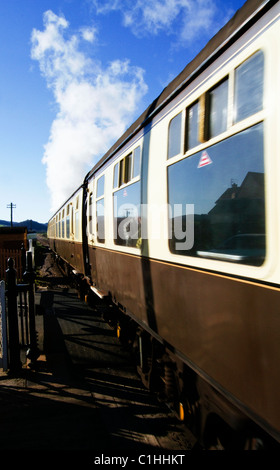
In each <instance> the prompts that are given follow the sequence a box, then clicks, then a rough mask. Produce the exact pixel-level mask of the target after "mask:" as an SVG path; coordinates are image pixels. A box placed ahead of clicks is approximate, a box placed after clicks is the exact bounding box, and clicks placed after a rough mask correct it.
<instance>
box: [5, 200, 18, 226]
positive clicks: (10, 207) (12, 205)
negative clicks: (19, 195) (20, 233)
mask: <svg viewBox="0 0 280 470" xmlns="http://www.w3.org/2000/svg"><path fill="white" fill-rule="evenodd" d="M16 207H17V206H16V204H13V203H12V202H11V204H8V205H7V209H11V227H12V226H13V209H15V208H16Z"/></svg>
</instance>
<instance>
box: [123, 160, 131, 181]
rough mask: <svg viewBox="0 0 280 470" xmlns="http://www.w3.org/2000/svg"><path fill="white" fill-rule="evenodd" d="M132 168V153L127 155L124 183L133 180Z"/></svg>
mask: <svg viewBox="0 0 280 470" xmlns="http://www.w3.org/2000/svg"><path fill="white" fill-rule="evenodd" d="M131 168H132V153H130V154H129V155H127V156H126V157H125V166H124V171H125V173H124V183H128V182H129V181H130V180H131Z"/></svg>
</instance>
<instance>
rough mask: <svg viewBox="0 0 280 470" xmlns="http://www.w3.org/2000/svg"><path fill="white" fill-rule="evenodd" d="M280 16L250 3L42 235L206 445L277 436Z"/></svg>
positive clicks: (268, 4)
mask: <svg viewBox="0 0 280 470" xmlns="http://www.w3.org/2000/svg"><path fill="white" fill-rule="evenodd" d="M279 13H280V5H279V2H278V1H271V0H270V1H269V0H268V1H261V0H258V1H255V0H254V1H252V0H249V1H247V2H246V3H245V4H244V6H243V7H242V8H241V9H240V10H239V11H238V12H237V13H236V15H235V16H234V18H233V19H232V20H231V21H230V22H229V23H228V24H227V25H226V26H225V27H224V28H223V29H222V30H221V31H219V33H218V34H217V35H216V36H215V37H214V38H213V39H212V40H211V41H210V42H209V43H208V44H207V46H206V47H205V48H204V49H203V50H202V51H201V53H200V54H199V55H198V56H197V57H196V58H195V59H194V60H193V61H192V62H191V63H190V64H189V65H188V66H187V67H186V68H185V69H184V71H183V72H182V73H181V74H180V75H179V76H178V77H177V78H176V79H175V80H174V81H173V82H172V83H171V84H170V85H169V86H168V87H167V88H166V89H165V90H164V91H163V93H162V94H161V95H160V96H159V97H158V98H157V100H155V102H154V103H152V105H151V106H150V107H149V108H148V109H147V110H146V111H145V113H143V115H142V116H140V118H139V119H138V120H137V121H136V122H135V123H134V124H133V125H132V126H131V127H130V128H129V129H128V130H127V132H126V133H125V134H124V135H123V136H122V137H121V138H120V139H119V141H118V142H116V144H115V145H114V146H113V147H112V148H111V149H110V150H109V151H108V152H107V154H106V155H105V156H104V157H103V158H102V159H101V160H100V162H99V163H98V164H97V165H96V166H95V167H94V168H93V169H92V170H91V171H90V172H89V174H88V175H86V177H85V179H84V182H83V183H82V184H81V187H80V188H79V189H78V190H77V192H76V193H75V194H74V195H72V196H71V198H70V199H69V200H68V201H67V202H66V203H65V205H63V207H62V208H60V209H59V211H58V212H57V213H56V214H55V215H54V216H53V218H52V219H51V220H50V223H49V238H50V243H51V247H52V249H53V250H54V251H55V252H56V253H57V254H58V255H59V256H60V257H61V258H62V259H64V260H65V262H67V264H68V265H69V266H71V269H73V270H74V271H75V272H76V273H79V275H80V277H82V278H83V279H84V280H85V281H86V282H87V284H88V286H89V288H90V289H91V290H92V291H94V292H95V293H97V294H99V295H100V296H101V297H103V296H107V297H108V298H110V300H111V301H112V302H113V303H115V304H116V305H118V307H119V309H120V310H121V311H122V312H123V314H122V315H121V314H120V317H119V318H118V321H119V323H118V325H119V327H122V330H123V331H125V329H126V328H127V327H128V324H129V333H128V330H127V334H130V335H131V336H130V339H131V342H133V345H134V347H136V349H137V352H138V354H139V371H140V373H142V375H143V376H144V378H145V379H146V381H147V383H148V384H149V385H150V386H152V385H155V384H158V383H161V384H163V385H161V389H162V390H163V391H164V392H165V393H166V395H167V398H168V399H169V400H170V399H171V398H172V399H174V401H175V402H176V403H177V406H178V412H179V414H180V416H181V418H183V417H184V418H185V420H186V421H187V423H188V424H189V425H191V426H192V428H193V430H195V431H196V432H197V433H198V434H199V435H200V436H201V437H202V439H203V442H204V444H205V445H206V446H208V447H210V446H211V445H214V446H215V445H216V444H217V442H218V441H219V443H220V444H221V443H222V444H223V445H224V446H225V447H227V446H228V447H230V446H238V445H243V446H247V445H248V443H250V444H256V442H258V443H259V442H260V441H262V443H263V445H264V444H265V443H266V442H267V440H268V437H271V438H272V439H273V441H275V443H277V442H279V440H280V406H279V400H278V396H279V392H280V379H279V372H278V371H279V361H280V315H279V300H280V285H279V284H280V265H279V248H280V246H279V228H280V227H279V222H280V221H279V200H280V198H279V184H278V179H279V174H280V173H279V172H280V168H279V165H280V163H279V162H280V158H279V157H280V155H279V132H278V129H279V117H280V116H279V110H278V108H279V107H278V98H279V83H280V76H279V74H280V70H279V50H280V39H279V31H280V23H279ZM67 217H68V218H67ZM76 219H77V220H76ZM63 227H64V228H63ZM116 315H117V314H116ZM128 319H131V320H132V323H133V327H131V322H128V321H127V320H128ZM131 331H132V332H133V333H131ZM135 344H136V346H135ZM241 443H242V444H241Z"/></svg>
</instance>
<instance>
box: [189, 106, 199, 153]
mask: <svg viewBox="0 0 280 470" xmlns="http://www.w3.org/2000/svg"><path fill="white" fill-rule="evenodd" d="M198 112H199V104H198V102H196V103H194V104H193V105H192V106H190V107H189V108H188V109H187V120H186V122H187V149H191V148H193V147H195V146H196V145H198V144H199V139H198V126H199V114H198Z"/></svg>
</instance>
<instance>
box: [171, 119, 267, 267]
mask: <svg viewBox="0 0 280 470" xmlns="http://www.w3.org/2000/svg"><path fill="white" fill-rule="evenodd" d="M202 154H204V158H205V155H206V153H205V152H204V153H202V152H198V153H196V154H194V155H192V156H190V157H188V158H185V159H183V160H181V161H179V162H177V163H175V164H174V165H170V166H169V168H168V185H169V204H170V209H171V217H170V222H171V238H170V240H169V246H170V250H171V252H173V253H177V254H181V255H186V256H201V257H207V258H215V259H223V260H228V261H235V262H239V263H246V264H252V265H261V264H262V262H263V260H264V257H265V204H264V163H263V123H260V124H258V125H256V126H253V127H251V128H250V129H247V130H245V131H243V132H240V133H239V134H236V135H234V136H232V137H230V138H228V139H226V140H224V141H222V142H219V143H218V144H216V145H213V146H212V147H209V148H208V149H207V155H208V156H209V160H208V161H207V159H206V163H207V164H203V165H201V164H200V162H201V161H202ZM204 161H205V160H204ZM176 204H177V205H178V204H180V205H182V208H183V212H181V214H182V216H181V219H180V221H178V220H177V219H176V220H175V219H174V211H175V210H176V207H178V206H176ZM187 204H193V205H194V212H195V213H194V244H193V247H192V248H191V249H190V250H186V251H181V250H180V248H179V249H178V247H179V246H180V244H179V243H178V242H181V241H182V240H181V239H180V237H177V236H176V233H175V228H176V227H178V226H181V228H182V232H185V231H186V230H185V229H186V224H187V220H186V209H184V208H186V205H187ZM184 211H185V212H184Z"/></svg>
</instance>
